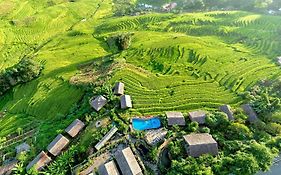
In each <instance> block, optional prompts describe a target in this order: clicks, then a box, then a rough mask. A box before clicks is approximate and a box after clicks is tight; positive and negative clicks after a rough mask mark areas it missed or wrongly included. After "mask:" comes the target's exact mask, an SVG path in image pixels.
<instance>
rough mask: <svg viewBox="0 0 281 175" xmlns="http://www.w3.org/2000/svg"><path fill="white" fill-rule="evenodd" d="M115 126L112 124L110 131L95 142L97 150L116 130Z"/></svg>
mask: <svg viewBox="0 0 281 175" xmlns="http://www.w3.org/2000/svg"><path fill="white" fill-rule="evenodd" d="M117 130H118V129H117V128H116V126H113V127H112V128H111V129H110V131H109V132H108V133H107V134H106V135H105V136H104V137H103V138H102V139H101V140H100V141H99V143H97V144H96V146H95V148H96V149H97V150H99V149H101V148H102V147H103V146H104V144H105V143H106V142H107V141H108V140H109V139H110V138H111V137H112V136H113V135H114V134H115V133H116V132H117Z"/></svg>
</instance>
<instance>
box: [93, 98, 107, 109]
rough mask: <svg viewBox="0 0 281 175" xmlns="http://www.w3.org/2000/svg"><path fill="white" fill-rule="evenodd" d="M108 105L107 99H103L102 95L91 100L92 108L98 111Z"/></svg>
mask: <svg viewBox="0 0 281 175" xmlns="http://www.w3.org/2000/svg"><path fill="white" fill-rule="evenodd" d="M106 103H107V100H106V98H105V97H103V96H102V95H99V96H97V97H96V98H95V99H91V100H90V104H91V106H92V107H93V108H94V109H95V110H96V111H99V110H101V108H103V107H104V106H105V104H106Z"/></svg>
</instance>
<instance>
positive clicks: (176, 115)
mask: <svg viewBox="0 0 281 175" xmlns="http://www.w3.org/2000/svg"><path fill="white" fill-rule="evenodd" d="M166 116H167V119H168V125H169V126H172V125H179V126H184V125H185V118H184V116H183V114H182V113H181V112H166Z"/></svg>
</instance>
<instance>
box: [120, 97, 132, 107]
mask: <svg viewBox="0 0 281 175" xmlns="http://www.w3.org/2000/svg"><path fill="white" fill-rule="evenodd" d="M120 103H121V109H127V108H132V107H133V105H132V100H131V96H130V95H122V96H121V98H120Z"/></svg>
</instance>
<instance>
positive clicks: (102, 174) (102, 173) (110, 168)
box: [98, 160, 119, 175]
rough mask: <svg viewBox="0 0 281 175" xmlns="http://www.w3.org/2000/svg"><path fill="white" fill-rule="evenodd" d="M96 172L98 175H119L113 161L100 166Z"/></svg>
mask: <svg viewBox="0 0 281 175" xmlns="http://www.w3.org/2000/svg"><path fill="white" fill-rule="evenodd" d="M98 172H99V175H119V171H118V169H117V166H116V164H115V163H114V161H113V160H112V161H110V162H107V163H105V164H103V165H101V166H100V167H99V171H98Z"/></svg>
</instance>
